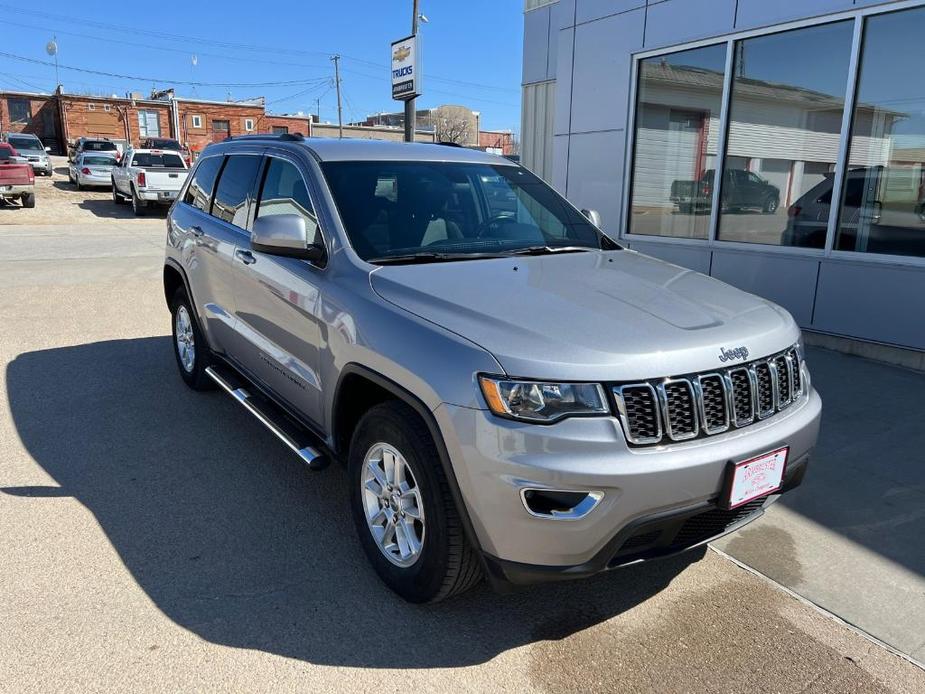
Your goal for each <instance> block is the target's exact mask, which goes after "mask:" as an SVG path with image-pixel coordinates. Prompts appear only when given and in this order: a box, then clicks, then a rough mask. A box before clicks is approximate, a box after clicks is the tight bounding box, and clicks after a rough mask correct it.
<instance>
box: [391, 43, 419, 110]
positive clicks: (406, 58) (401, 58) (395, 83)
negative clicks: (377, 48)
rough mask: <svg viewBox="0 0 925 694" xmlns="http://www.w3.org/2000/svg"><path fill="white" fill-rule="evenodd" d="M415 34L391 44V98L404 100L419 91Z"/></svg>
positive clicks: (411, 97)
mask: <svg viewBox="0 0 925 694" xmlns="http://www.w3.org/2000/svg"><path fill="white" fill-rule="evenodd" d="M419 55H420V52H419V51H418V39H417V36H409V37H407V38H404V39H401V40H399V41H395V42H394V43H393V44H392V98H393V99H397V100H398V101H406V100H408V99H413V98H414V97H416V96H419V95H420V93H421V72H420V63H419V62H418V58H419Z"/></svg>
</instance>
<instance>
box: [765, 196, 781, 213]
mask: <svg viewBox="0 0 925 694" xmlns="http://www.w3.org/2000/svg"><path fill="white" fill-rule="evenodd" d="M779 205H780V203H779V202H778V200H777V198H776V197H774V196H773V195H771V196H769V197H768V199H767V200H765V201H764V205H763V206H762V208H761V211H762V212H764V213H765V214H774V213H775V212H777V208H778V206H779Z"/></svg>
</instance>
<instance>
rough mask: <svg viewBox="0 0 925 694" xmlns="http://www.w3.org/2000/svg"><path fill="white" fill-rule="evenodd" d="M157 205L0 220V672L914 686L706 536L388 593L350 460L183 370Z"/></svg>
mask: <svg viewBox="0 0 925 694" xmlns="http://www.w3.org/2000/svg"><path fill="white" fill-rule="evenodd" d="M163 224H164V222H163V220H152V221H150V222H144V223H133V224H132V225H131V227H130V228H128V229H122V228H120V227H119V226H118V225H113V226H112V227H109V226H106V227H105V228H103V227H101V226H98V225H94V226H93V227H84V226H74V227H55V228H30V227H18V228H15V230H13V231H12V233H11V229H12V228H10V227H7V228H6V229H3V230H0V324H2V325H3V329H2V331H0V383H2V388H3V393H4V395H5V397H3V398H2V399H0V557H2V561H0V624H2V625H3V628H2V629H0V692H17V693H18V692H32V691H35V692H39V691H42V692H44V691H50V690H68V691H128V690H131V691H190V690H194V691H229V690H231V691H255V690H259V691H269V690H279V691H377V692H379V691H382V690H383V688H387V689H389V690H403V691H412V690H414V691H426V692H431V691H433V692H444V691H516V692H572V691H602V692H603V691H658V692H682V691H683V692H692V691H702V692H707V691H729V692H732V691H779V692H800V691H804V690H806V691H821V692H826V691H831V692H836V691H839V692H849V691H850V692H884V691H895V692H919V691H922V690H925V673H923V671H922V670H920V669H918V668H916V667H915V666H913V665H911V664H910V663H908V662H906V661H905V660H903V659H901V658H898V657H897V656H895V655H893V654H891V653H890V652H888V651H886V650H885V649H883V648H881V647H879V646H877V645H875V644H873V643H872V642H871V641H869V640H866V639H864V638H862V637H861V636H859V635H858V634H857V633H855V632H854V631H852V630H849V629H847V628H846V627H844V626H841V625H839V624H838V623H836V622H835V621H833V620H831V619H830V618H829V617H827V616H825V615H823V614H821V613H820V612H818V611H816V610H814V609H812V608H810V607H808V606H806V605H805V604H803V603H801V602H799V601H797V600H795V599H793V598H792V597H790V596H789V595H787V594H786V593H784V592H782V591H780V590H778V589H777V588H776V587H775V586H773V585H772V584H770V583H769V582H766V581H764V580H762V579H760V578H757V577H755V576H753V575H751V574H750V573H748V572H746V571H744V570H742V569H740V568H739V567H737V566H735V565H734V564H732V563H730V562H728V561H727V560H725V559H723V558H722V557H720V556H718V555H716V554H715V553H713V552H710V551H701V552H699V553H696V552H695V553H692V554H689V555H688V556H685V557H681V558H677V559H672V560H666V561H662V562H657V563H652V564H650V565H643V566H637V567H630V568H628V569H625V570H621V571H619V572H615V573H611V574H608V575H606V576H601V577H597V578H594V579H592V580H589V581H584V582H578V583H567V584H559V585H551V586H540V587H536V588H531V589H528V590H525V591H522V592H519V593H517V594H514V595H511V596H497V595H494V594H493V593H491V592H490V591H489V590H488V589H487V588H486V587H484V586H482V587H479V588H478V589H476V590H474V591H473V592H471V593H469V594H467V595H465V596H463V597H462V598H460V599H458V600H453V601H450V602H448V603H445V604H442V605H438V606H433V607H419V606H411V605H407V604H405V603H403V602H402V601H400V600H398V599H397V598H395V596H393V595H392V594H391V593H390V592H389V591H387V590H386V589H385V588H383V587H382V585H381V584H380V583H379V581H378V579H377V578H376V577H375V575H374V574H373V573H372V571H371V570H370V569H369V568H368V567H367V565H366V561H365V559H364V557H363V556H362V552H361V550H360V549H359V547H358V546H357V543H356V541H355V539H354V534H353V528H352V525H351V523H350V519H349V517H348V514H347V502H346V486H345V482H344V474H343V472H342V471H341V470H340V469H339V468H337V467H336V466H335V467H332V468H330V469H328V470H327V471H325V472H323V473H308V472H307V471H305V470H304V469H303V468H302V467H301V466H299V464H298V463H297V462H296V461H295V459H294V458H293V457H292V456H291V455H290V454H289V453H288V452H287V451H286V449H285V448H284V447H283V446H282V445H281V444H279V443H278V442H277V441H276V440H275V439H273V438H272V436H271V435H270V434H268V433H267V432H265V431H264V430H263V429H261V428H260V426H259V425H258V424H257V423H256V422H254V421H252V420H251V419H250V418H248V416H247V415H246V414H245V413H243V412H242V411H241V410H240V409H239V408H237V407H236V406H235V405H234V404H233V403H232V402H230V401H229V400H228V399H227V398H225V397H224V396H223V395H221V394H220V393H208V394H200V393H193V392H191V391H189V390H188V389H186V388H185V386H183V384H182V382H181V381H180V379H179V377H178V376H177V375H176V373H175V365H174V362H173V356H172V354H171V351H170V341H169V338H168V337H167V335H168V333H169V320H168V314H167V312H166V309H165V307H164V304H163V296H162V291H161V288H160V282H159V276H160V268H161V258H162V254H161V244H162V242H163V234H164V227H163ZM101 234H102V236H100V235H101ZM106 234H110V235H111V238H110V237H109V236H106ZM107 239H110V240H113V241H115V245H113V244H110V243H106V241H107ZM827 404H829V403H827ZM813 472H814V471H813ZM811 474H812V473H811ZM753 527H754V526H753ZM795 542H796V543H799V542H800V536H796V539H795Z"/></svg>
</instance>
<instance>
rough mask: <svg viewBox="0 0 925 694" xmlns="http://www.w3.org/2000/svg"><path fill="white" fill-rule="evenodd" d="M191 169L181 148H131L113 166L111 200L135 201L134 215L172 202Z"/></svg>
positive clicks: (133, 203)
mask: <svg viewBox="0 0 925 694" xmlns="http://www.w3.org/2000/svg"><path fill="white" fill-rule="evenodd" d="M187 173H189V169H188V168H187V166H186V162H185V161H183V157H181V156H180V153H179V152H168V151H165V150H160V149H130V150H128V151H127V152H126V153H125V154H124V155H123V156H122V161H121V162H119V165H118V166H115V167H113V168H112V176H111V183H112V201H113V202H114V203H116V204H117V205H120V204H122V202H123V200H125V199H126V198H127V199H129V200H131V202H132V211H133V212H134V213H135V215H136V216H137V215H142V214H144V212H145V210H146V209H147V208H148V206H149V205H170V204H171V203H172V202H173V201H174V200H176V199H177V193H179V192H180V188H181V187H182V186H183V183H184V182H185V181H186V174H187Z"/></svg>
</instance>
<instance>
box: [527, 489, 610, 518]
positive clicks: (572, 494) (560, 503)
mask: <svg viewBox="0 0 925 694" xmlns="http://www.w3.org/2000/svg"><path fill="white" fill-rule="evenodd" d="M520 498H521V501H523V504H524V508H526V509H527V512H528V513H529V514H530V515H531V516H536V517H537V518H548V519H552V520H578V519H580V518H584V517H585V516H587V515H588V514H589V513H591V511H593V510H594V507H595V506H597V505H598V503H599V502H600V500H601V499H603V498H604V492H595V491H590V492H576V491H568V490H559V489H521V490H520Z"/></svg>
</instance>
